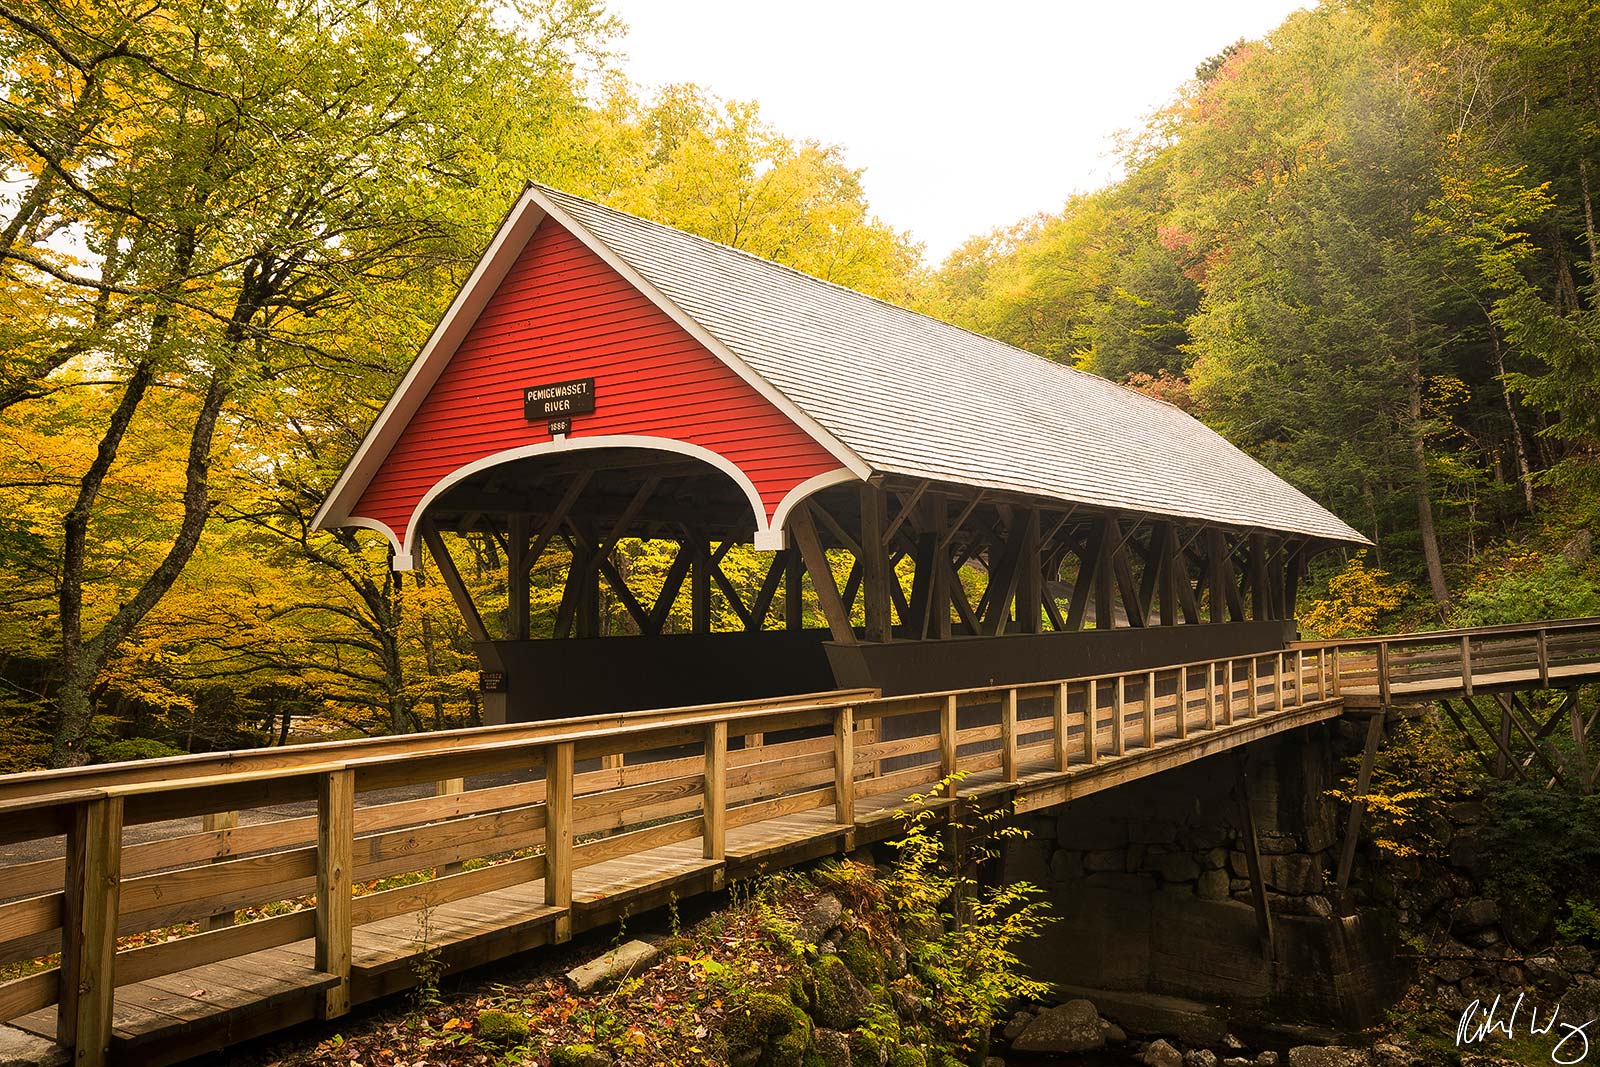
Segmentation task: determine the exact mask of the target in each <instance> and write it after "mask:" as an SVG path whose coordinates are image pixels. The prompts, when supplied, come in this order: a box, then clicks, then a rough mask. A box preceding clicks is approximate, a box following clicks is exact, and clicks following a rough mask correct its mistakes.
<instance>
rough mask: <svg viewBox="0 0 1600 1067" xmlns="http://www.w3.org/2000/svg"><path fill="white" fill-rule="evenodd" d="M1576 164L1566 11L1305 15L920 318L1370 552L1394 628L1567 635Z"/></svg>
mask: <svg viewBox="0 0 1600 1067" xmlns="http://www.w3.org/2000/svg"><path fill="white" fill-rule="evenodd" d="M1597 149H1600V10H1597V9H1596V8H1595V7H1594V6H1593V5H1592V4H1587V3H1581V2H1559V0H1558V2H1547V0H1541V2H1535V3H1523V2H1512V0H1505V2H1500V0H1487V2H1478V0H1463V2H1445V3H1433V4H1409V3H1397V4H1389V3H1384V2H1376V3H1349V4H1337V3H1336V4H1325V5H1323V6H1322V7H1320V8H1319V9H1318V10H1316V11H1315V12H1309V13H1301V14H1298V15H1295V16H1293V17H1291V18H1289V19H1288V20H1287V21H1285V22H1284V23H1283V25H1281V26H1280V27H1279V28H1278V29H1277V30H1276V31H1274V32H1273V33H1272V34H1271V35H1270V36H1269V37H1268V38H1267V39H1266V40H1263V41H1240V42H1238V43H1237V44H1236V45H1234V46H1233V47H1231V48H1229V49H1228V50H1227V51H1225V52H1224V53H1222V54H1221V55H1218V56H1216V57H1214V58H1213V59H1211V60H1209V61H1208V62H1206V63H1205V64H1203V65H1202V66H1201V67H1200V68H1199V69H1198V70H1197V71H1196V72H1195V77H1194V79H1193V81H1191V82H1190V83H1189V84H1188V85H1186V86H1184V87H1183V88H1182V89H1181V91H1179V92H1178V94H1177V95H1176V97H1175V99H1174V100H1173V102H1172V103H1171V104H1170V106H1168V107H1166V108H1165V109H1163V110H1162V111H1161V112H1159V113H1158V114H1156V115H1154V116H1152V117H1151V119H1150V121H1149V122H1148V123H1147V124H1146V125H1145V126H1144V127H1143V128H1141V129H1138V130H1135V131H1133V132H1132V133H1130V134H1129V135H1128V136H1127V137H1126V140H1125V142H1124V144H1123V147H1122V158H1123V161H1124V164H1125V171H1126V175H1125V177H1124V178H1123V179H1122V180H1121V181H1119V182H1117V183H1115V184H1113V185H1111V186H1109V187H1107V188H1105V189H1101V190H1099V191H1096V192H1093V193H1088V194H1085V195H1082V196H1077V197H1075V198H1073V199H1072V200H1071V201H1070V202H1068V203H1067V205H1066V207H1065V208H1064V209H1063V210H1062V211H1061V212H1060V213H1059V214H1055V215H1047V216H1041V217H1038V218H1032V219H1026V220H1023V221H1022V222H1020V223H1018V224H1017V225H1016V226H1014V227H1012V228H1010V229H1006V230H1002V231H998V232H995V233H992V234H989V235H986V236H981V237H975V238H974V239H972V240H971V241H970V242H968V243H967V245H966V246H964V247H963V248H962V249H960V250H959V251H958V252H957V253H956V254H955V255H954V256H952V257H951V259H950V260H949V261H948V262H947V263H946V264H945V265H944V267H943V269H942V270H940V271H939V272H938V274H937V276H936V277H935V278H934V279H933V282H932V285H931V291H930V292H929V293H928V294H927V296H926V298H925V301H924V306H925V308H926V309H927V310H929V311H931V312H932V313H934V314H937V315H940V316H943V317H945V318H948V319H950V320H952V321H955V322H959V323H961V324H963V325H967V326H970V327H971V328H973V329H975V330H979V331H982V332H985V333H989V334H992V335H994V336H997V337H1000V338H1003V339H1004V340H1007V341H1010V342H1012V343H1013V344H1017V345H1020V346H1022V347H1024V348H1028V349H1031V350H1033V351H1036V352H1041V353H1044V354H1047V355H1050V356H1051V357H1053V358H1056V359H1063V360H1070V361H1073V362H1076V363H1077V364H1078V365H1080V366H1082V367H1084V368H1085V369H1088V370H1091V371H1094V372H1096V373H1098V374H1102V375H1105V376H1106V377H1109V378H1112V379H1115V380H1119V381H1126V382H1128V383H1130V384H1133V385H1134V386H1135V387H1137V388H1141V389H1144V390H1147V391H1149V392H1151V393H1154V394H1156V395H1158V396H1161V397H1163V398H1166V399H1168V400H1170V401H1172V402H1173V403H1176V404H1178V405H1180V406H1183V407H1185V408H1187V409H1189V410H1191V411H1192V412H1194V413H1195V414H1196V415H1198V416H1199V417H1200V418H1202V419H1204V420H1205V421H1206V422H1208V423H1209V424H1210V425H1212V426H1213V427H1215V428H1217V429H1218V430H1220V431H1221V432H1222V433H1224V434H1225V435H1227V436H1228V437H1229V438H1230V439H1231V440H1233V441H1234V442H1235V443H1237V444H1238V445H1240V446H1241V447H1243V448H1245V449H1246V450H1247V451H1249V452H1250V453H1251V454H1253V455H1255V456H1257V457H1259V458H1261V459H1263V460H1264V461H1266V462H1267V463H1269V464H1270V465H1271V466H1273V467H1274V468H1275V469H1276V470H1277V471H1278V472H1279V473H1281V474H1283V475H1284V476H1285V477H1287V478H1288V479H1289V480H1290V481H1292V482H1294V483H1295V484H1297V485H1299V486H1300V487H1302V488H1303V489H1305V490H1306V491H1308V492H1309V493H1311V494H1312V495H1313V496H1315V497H1317V498H1318V499H1319V500H1321V501H1323V502H1324V503H1326V504H1327V505H1329V506H1330V507H1332V508H1333V509H1334V510H1335V511H1337V512H1338V513H1339V514H1340V515H1341V516H1343V517H1344V518H1345V519H1346V520H1347V521H1349V522H1351V523H1352V524H1354V525H1355V526H1356V527H1357V528H1359V529H1361V530H1363V531H1364V532H1366V533H1367V534H1368V535H1369V536H1370V537H1371V538H1372V539H1373V540H1374V541H1376V542H1377V549H1376V551H1375V553H1374V554H1373V556H1374V558H1373V559H1371V560H1367V561H1365V562H1366V563H1367V564H1368V565H1369V566H1370V565H1372V564H1374V563H1375V564H1376V565H1378V566H1381V567H1382V568H1383V569H1384V570H1386V571H1388V572H1390V573H1391V575H1392V576H1393V578H1394V580H1395V581H1396V582H1399V583H1404V585H1405V586H1406V587H1407V588H1406V589H1405V590H1398V591H1396V590H1388V592H1398V593H1399V601H1400V606H1401V607H1402V609H1403V610H1402V612H1401V616H1402V617H1403V618H1405V619H1406V620H1407V621H1410V622H1413V623H1418V624H1427V623H1429V622H1433V623H1437V622H1438V621H1440V620H1441V619H1444V620H1450V621H1457V622H1461V623H1472V622H1493V621H1507V620H1510V619H1516V618H1533V617H1537V616H1541V615H1550V614H1557V615H1560V614H1587V613H1592V612H1594V611H1596V610H1600V598H1597V596H1596V587H1595V584H1594V580H1593V576H1592V568H1590V567H1589V565H1588V560H1589V554H1590V547H1589V531H1590V529H1591V528H1592V525H1593V521H1594V518H1595V516H1596V504H1597V497H1596V489H1597V486H1596V475H1597V474H1600V466H1597V465H1596V461H1595V456H1594V443H1595V436H1594V434H1595V431H1596V429H1597V427H1600V388H1597V387H1600V314H1597V311H1596V296H1597V290H1596V288H1595V282H1596V275H1595V270H1596V266H1597V263H1600V252H1597V248H1596V233H1595V226H1596V223H1595V197H1596V195H1600V155H1597ZM1329 562H1332V561H1329ZM1364 578H1365V580H1363V581H1357V582H1354V583H1349V584H1353V585H1354V586H1355V587H1358V588H1361V589H1364V590H1366V593H1367V595H1368V596H1369V598H1370V596H1371V594H1372V593H1373V592H1375V591H1379V592H1381V591H1382V590H1381V586H1382V583H1381V582H1380V583H1378V586H1376V587H1375V586H1374V584H1373V582H1372V580H1371V579H1372V576H1371V574H1370V571H1368V572H1365V573H1364ZM1316 595H1317V593H1316V591H1315V590H1313V591H1312V593H1311V596H1313V597H1315V596H1316ZM1379 599H1380V600H1382V599H1384V598H1383V597H1382V596H1381V595H1380V597H1379ZM1339 615H1340V613H1339V612H1337V611H1335V612H1332V613H1331V615H1330V614H1329V613H1327V612H1324V613H1323V618H1324V619H1325V620H1326V621H1329V622H1331V623H1333V624H1335V625H1337V623H1338V621H1339V619H1338V616H1339Z"/></svg>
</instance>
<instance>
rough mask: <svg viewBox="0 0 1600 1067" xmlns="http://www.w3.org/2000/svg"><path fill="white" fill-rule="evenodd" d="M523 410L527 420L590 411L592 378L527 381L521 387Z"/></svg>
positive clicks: (592, 388)
mask: <svg viewBox="0 0 1600 1067" xmlns="http://www.w3.org/2000/svg"><path fill="white" fill-rule="evenodd" d="M522 414H523V417H524V418H526V419H527V420H528V421H529V422H535V421H537V420H539V419H551V420H558V419H561V420H564V419H570V418H571V417H572V416H574V415H592V414H594V379H593V378H576V379H574V380H572V381H570V382H551V383H549V384H548V385H530V386H528V387H526V388H525V389H523V390H522ZM562 432H565V431H562Z"/></svg>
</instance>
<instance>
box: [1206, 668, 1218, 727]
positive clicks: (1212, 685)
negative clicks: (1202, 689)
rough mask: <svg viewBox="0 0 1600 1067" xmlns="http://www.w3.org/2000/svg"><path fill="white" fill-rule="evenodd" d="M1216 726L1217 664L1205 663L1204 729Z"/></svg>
mask: <svg viewBox="0 0 1600 1067" xmlns="http://www.w3.org/2000/svg"><path fill="white" fill-rule="evenodd" d="M1216 728H1217V665H1216V664H1215V663H1207V664H1206V729H1207V730H1215V729H1216Z"/></svg>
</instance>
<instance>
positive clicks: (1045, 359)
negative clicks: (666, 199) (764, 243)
mask: <svg viewBox="0 0 1600 1067" xmlns="http://www.w3.org/2000/svg"><path fill="white" fill-rule="evenodd" d="M528 184H529V185H532V186H535V187H537V188H539V189H542V190H544V191H545V192H547V193H554V194H555V195H557V196H565V197H571V198H572V199H573V200H581V201H582V202H584V203H586V204H592V205H593V206H595V207H597V208H599V209H600V210H602V211H610V212H613V213H615V214H617V215H622V216H624V217H626V218H630V219H633V220H634V221H636V222H642V223H644V224H645V225H646V226H653V227H655V228H657V229H660V230H666V231H668V232H669V233H675V234H679V235H681V236H684V237H687V238H689V239H690V240H693V241H699V242H700V243H702V244H707V245H710V246H711V247H713V248H720V249H722V250H724V251H727V252H732V253H734V254H735V255H739V256H743V257H744V258H746V259H749V260H752V261H754V262H756V263H759V264H761V265H762V266H763V267H766V268H769V269H770V268H774V267H775V268H777V269H778V270H782V271H788V272H789V273H790V274H793V275H795V276H796V277H799V278H803V279H805V280H806V281H807V282H810V283H812V284H815V285H824V286H827V287H829V288H831V289H837V290H839V291H840V292H842V293H848V294H849V295H851V296H854V297H857V298H859V299H862V300H870V301H872V302H873V303H875V304H879V305H882V306H883V307H886V308H888V309H890V310H891V311H894V312H897V313H899V314H901V315H909V316H911V317H912V318H914V319H917V320H920V321H923V322H929V323H932V324H934V325H935V326H938V327H942V328H944V329H947V330H956V331H958V332H960V333H964V334H966V335H967V336H969V337H975V338H977V339H978V340H980V341H984V342H986V343H988V344H991V345H999V346H1001V347H1002V348H1008V349H1010V350H1011V351H1013V352H1018V353H1020V354H1022V355H1024V356H1027V357H1029V358H1030V359H1036V360H1039V361H1040V362H1041V363H1044V364H1046V365H1048V366H1050V367H1054V368H1057V369H1060V370H1064V371H1068V372H1070V373H1072V374H1076V375H1079V376H1080V377H1083V378H1088V379H1090V380H1091V381H1094V382H1097V383H1099V384H1102V385H1108V386H1110V387H1111V388H1113V389H1120V390H1123V391H1124V392H1128V393H1132V394H1133V395H1135V396H1141V397H1144V398H1145V399H1146V400H1148V401H1150V402H1151V403H1155V404H1164V405H1166V406H1167V407H1170V408H1172V409H1173V410H1175V411H1182V410H1183V409H1182V408H1180V407H1178V405H1176V404H1174V403H1172V402H1171V401H1170V400H1163V399H1161V398H1160V397H1158V396H1151V395H1150V394H1149V393H1146V392H1142V391H1140V390H1138V389H1135V388H1133V387H1132V386H1130V385H1126V384H1124V383H1122V382H1114V381H1112V380H1111V379H1110V378H1105V377H1102V376H1101V375H1098V374H1095V373H1094V372H1092V371H1086V370H1084V369H1083V368H1082V367H1075V366H1073V365H1072V364H1070V363H1063V362H1061V361H1060V360H1057V359H1052V358H1050V357H1049V356H1041V355H1040V354H1039V353H1037V352H1030V351H1029V350H1028V349H1026V348H1022V347H1021V346H1019V345H1014V344H1012V343H1011V342H1009V341H1002V340H1000V339H999V338H998V337H990V336H989V335H988V334H986V333H979V332H978V331H977V330H973V329H970V328H968V327H966V326H961V325H958V324H957V323H954V322H947V321H946V320H944V319H941V318H939V317H937V316H935V315H930V314H928V313H927V312H925V311H916V310H913V309H912V308H908V307H905V306H903V305H901V304H896V303H895V302H894V301H892V300H885V299H884V298H883V297H881V296H873V295H872V294H871V293H863V292H862V291H861V290H860V289H852V288H850V286H848V285H844V284H842V283H840V282H835V281H829V280H828V279H827V278H819V277H817V276H816V275H815V274H811V273H808V272H807V271H803V270H801V269H800V268H798V267H792V266H790V265H789V264H787V263H779V262H778V261H777V260H773V259H767V258H766V257H765V256H758V255H756V254H755V253H754V252H751V251H749V250H748V249H744V248H736V247H735V246H733V245H730V244H724V243H723V242H721V241H713V240H712V239H711V238H709V237H706V236H704V235H702V234H698V233H694V232H693V231H690V230H684V229H680V228H679V227H677V226H669V225H667V224H666V223H664V222H659V221H657V220H656V219H650V218H646V217H645V216H643V215H636V214H634V213H633V212H631V211H624V210H623V209H622V208H619V207H613V206H611V205H610V204H606V203H602V202H601V201H599V200H591V199H590V198H588V197H586V196H579V195H578V194H577V193H569V192H567V191H566V190H565V189H558V188H556V187H555V186H553V185H546V184H545V183H544V182H536V181H530V182H528ZM1207 428H1208V429H1209V427H1207Z"/></svg>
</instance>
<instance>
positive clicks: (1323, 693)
mask: <svg viewBox="0 0 1600 1067" xmlns="http://www.w3.org/2000/svg"><path fill="white" fill-rule="evenodd" d="M1317 699H1318V700H1327V699H1328V650H1327V649H1326V648H1319V649H1317Z"/></svg>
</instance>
